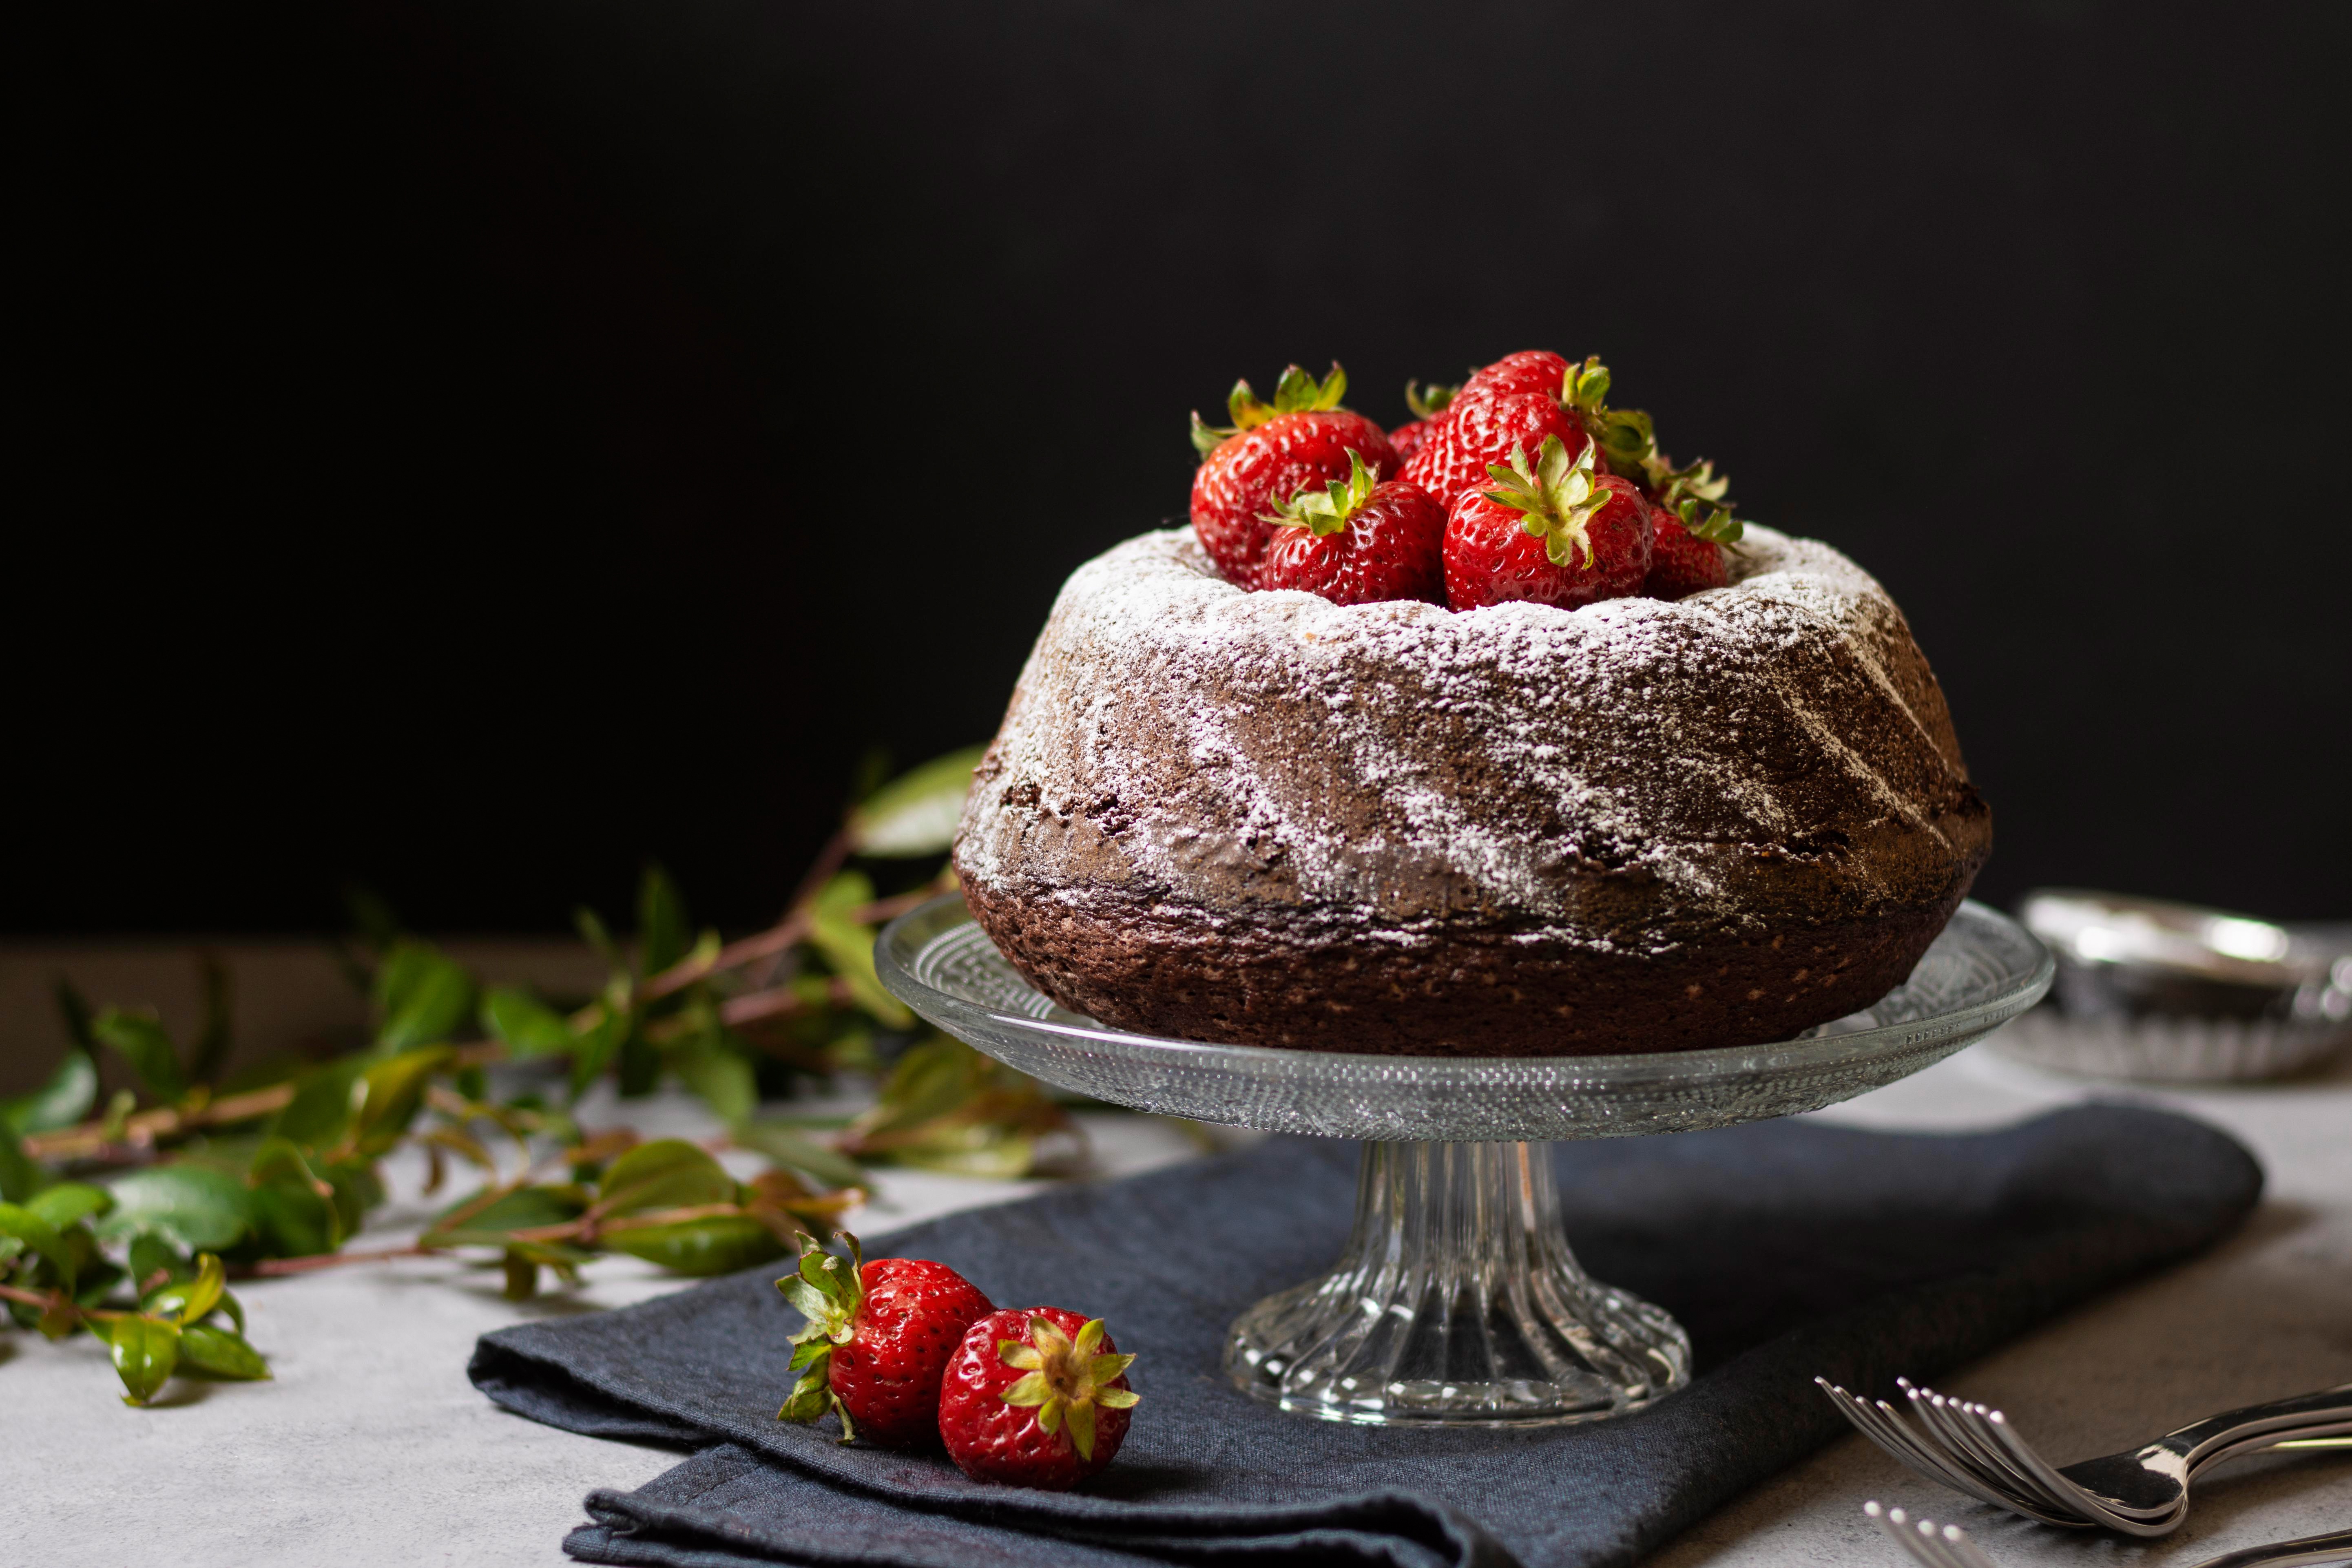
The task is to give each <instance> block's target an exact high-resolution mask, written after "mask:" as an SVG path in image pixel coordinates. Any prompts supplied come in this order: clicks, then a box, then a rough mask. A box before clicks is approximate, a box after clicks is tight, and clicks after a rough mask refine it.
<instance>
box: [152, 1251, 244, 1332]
mask: <svg viewBox="0 0 2352 1568" xmlns="http://www.w3.org/2000/svg"><path fill="white" fill-rule="evenodd" d="M227 1285H228V1272H227V1270H226V1269H225V1268H222V1267H221V1260H220V1259H219V1258H217V1257H216V1256H215V1255H214V1254H212V1253H209V1252H207V1253H205V1255H204V1257H203V1258H199V1259H198V1260H197V1263H196V1277H195V1278H194V1279H187V1280H174V1281H172V1282H171V1283H168V1284H165V1285H163V1286H160V1287H158V1288H157V1289H153V1290H151V1291H149V1292H148V1294H147V1297H146V1299H145V1300H142V1302H140V1304H139V1305H140V1308H141V1310H143V1311H148V1312H152V1313H154V1314H155V1315H156V1316H157V1317H163V1318H170V1319H172V1320H173V1321H175V1322H177V1323H179V1324H180V1325H181V1326H182V1327H183V1328H184V1327H186V1326H187V1325H188V1324H190V1323H194V1322H201V1321H203V1320H204V1316H205V1313H206V1312H209V1311H211V1310H213V1309H214V1308H215V1307H217V1306H219V1305H220V1301H221V1298H222V1297H223V1296H225V1295H226V1294H227V1293H228V1291H227Z"/></svg>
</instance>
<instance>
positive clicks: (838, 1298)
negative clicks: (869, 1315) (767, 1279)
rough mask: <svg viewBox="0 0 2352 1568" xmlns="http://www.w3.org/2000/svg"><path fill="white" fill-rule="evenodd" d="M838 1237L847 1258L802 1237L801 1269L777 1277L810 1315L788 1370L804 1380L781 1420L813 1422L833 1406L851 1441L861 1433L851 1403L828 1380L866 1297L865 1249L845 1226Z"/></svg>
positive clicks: (803, 1313)
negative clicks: (852, 1416) (853, 1419)
mask: <svg viewBox="0 0 2352 1568" xmlns="http://www.w3.org/2000/svg"><path fill="white" fill-rule="evenodd" d="M834 1239H835V1241H839V1242H842V1243H845V1245H846V1246H847V1247H848V1248H849V1256H848V1257H847V1258H843V1257H841V1256H840V1255H839V1254H837V1253H833V1252H828V1251H826V1250H825V1248H824V1244H823V1243H822V1242H820V1241H818V1240H817V1239H816V1238H815V1237H813V1236H803V1237H801V1260H800V1267H799V1268H798V1269H797V1270H795V1271H794V1272H793V1273H791V1274H787V1275H785V1276H784V1277H783V1278H782V1279H779V1280H777V1281H776V1289H778V1290H779V1291H781V1292H782V1295H783V1298H784V1300H787V1301H789V1302H791V1303H792V1305H793V1307H794V1308H796V1309H798V1310H799V1311H800V1314H801V1316H803V1317H804V1318H806V1319H807V1320H808V1324H807V1326H806V1327H804V1328H803V1329H802V1330H801V1331H800V1332H799V1333H796V1334H794V1335H793V1337H792V1340H791V1342H792V1343H793V1344H794V1345H796V1346H798V1347H799V1348H798V1349H796V1350H794V1351H793V1360H792V1365H791V1367H790V1368H789V1369H788V1370H790V1371H793V1372H797V1373H800V1374H801V1375H800V1380H799V1381H798V1382H796V1383H794V1384H793V1391H792V1393H791V1394H788V1395H786V1396H785V1399H784V1405H783V1408H782V1409H781V1410H779V1411H777V1412H776V1419H777V1420H779V1421H801V1422H808V1421H814V1420H816V1419H817V1418H818V1417H819V1416H821V1415H824V1413H825V1412H826V1411H828V1410H830V1411H832V1412H833V1413H834V1414H835V1415H839V1416H840V1417H841V1440H842V1441H843V1442H845V1443H846V1442H848V1441H850V1440H851V1439H852V1438H854V1437H856V1436H857V1429H856V1426H854V1425H853V1424H852V1423H851V1421H850V1419H849V1409H848V1406H846V1405H843V1404H842V1403H841V1397H840V1395H838V1394H835V1393H834V1392H833V1389H832V1386H831V1384H830V1382H829V1381H828V1380H829V1378H830V1376H831V1374H832V1372H833V1347H834V1346H835V1345H841V1344H847V1343H848V1342H849V1336H850V1333H851V1331H852V1324H853V1323H854V1321H856V1317H857V1309H858V1307H859V1306H860V1305H861V1304H862V1303H863V1302H864V1301H865V1300H866V1287H865V1284H864V1279H863V1274H862V1270H863V1268H864V1266H865V1264H864V1259H865V1253H864V1250H863V1249H862V1248H861V1247H859V1246H858V1244H857V1238H856V1237H854V1236H852V1235H850V1234H849V1233H848V1232H847V1231H845V1230H842V1231H835V1232H834Z"/></svg>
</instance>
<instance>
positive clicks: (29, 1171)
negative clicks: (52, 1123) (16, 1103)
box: [0, 1121, 48, 1204]
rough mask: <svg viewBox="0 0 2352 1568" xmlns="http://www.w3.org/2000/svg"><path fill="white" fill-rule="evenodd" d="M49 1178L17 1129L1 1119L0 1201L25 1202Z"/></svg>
mask: <svg viewBox="0 0 2352 1568" xmlns="http://www.w3.org/2000/svg"><path fill="white" fill-rule="evenodd" d="M47 1179H48V1178H47V1176H45V1175H44V1174H43V1173H42V1172H41V1167H40V1166H39V1165H38V1164H37V1163H35V1162H34V1160H33V1158H32V1157H31V1156H30V1155H28V1154H26V1152H25V1147H24V1145H23V1144H21V1143H19V1142H17V1141H16V1133H15V1131H12V1130H11V1129H10V1128H9V1126H8V1124H7V1123H6V1122H5V1121H0V1201H5V1202H8V1203H12V1204H20V1203H23V1202H24V1201H25V1200H26V1199H27V1198H30V1197H31V1196H32V1195H33V1194H36V1193H37V1192H39V1191H40V1190H41V1184H42V1183H43V1182H45V1181H47Z"/></svg>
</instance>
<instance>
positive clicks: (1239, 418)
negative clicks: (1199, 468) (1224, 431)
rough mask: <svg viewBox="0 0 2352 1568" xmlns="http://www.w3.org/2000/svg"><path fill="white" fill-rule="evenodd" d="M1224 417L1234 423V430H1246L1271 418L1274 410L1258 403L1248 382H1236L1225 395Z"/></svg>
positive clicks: (1256, 396)
mask: <svg viewBox="0 0 2352 1568" xmlns="http://www.w3.org/2000/svg"><path fill="white" fill-rule="evenodd" d="M1225 417H1226V418H1228V419H1231V420H1232V421H1233V422H1234V423H1233V428H1234V430H1236V431H1240V430H1248V429H1252V428H1254V427H1255V426H1260V425H1263V424H1265V422H1266V421H1267V420H1269V419H1271V418H1273V417H1274V410H1273V409H1272V408H1270V407H1268V406H1267V405H1265V404H1264V403H1261V402H1259V401H1258V395H1257V394H1256V393H1255V392H1253V391H1251V390H1250V384H1249V383H1248V382H1246V381H1236V382H1235V383H1234V389H1233V390H1232V391H1231V392H1228V393H1227V394H1225ZM1196 439H1197V437H1196Z"/></svg>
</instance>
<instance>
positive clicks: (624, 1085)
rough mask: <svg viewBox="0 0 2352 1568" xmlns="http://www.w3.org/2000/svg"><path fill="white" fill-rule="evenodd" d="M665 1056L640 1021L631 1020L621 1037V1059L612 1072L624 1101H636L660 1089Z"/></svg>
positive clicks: (614, 1082)
mask: <svg viewBox="0 0 2352 1568" xmlns="http://www.w3.org/2000/svg"><path fill="white" fill-rule="evenodd" d="M661 1072H662V1054H661V1052H659V1051H658V1050H656V1049H655V1048H654V1044H653V1042H652V1041H651V1040H648V1039H646V1032H645V1029H644V1027H643V1026H642V1022H641V1021H640V1020H632V1021H631V1025H630V1028H629V1031H628V1033H627V1034H625V1035H623V1036H622V1037H621V1060H620V1063H619V1065H618V1066H617V1067H615V1068H614V1071H613V1087H614V1089H617V1090H618V1091H619V1093H620V1096H621V1098H622V1099H623V1100H636V1099H641V1098H642V1097H644V1096H646V1095H648V1094H651V1093H652V1092H653V1091H654V1090H655V1089H658V1088H660V1087H661Z"/></svg>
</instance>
